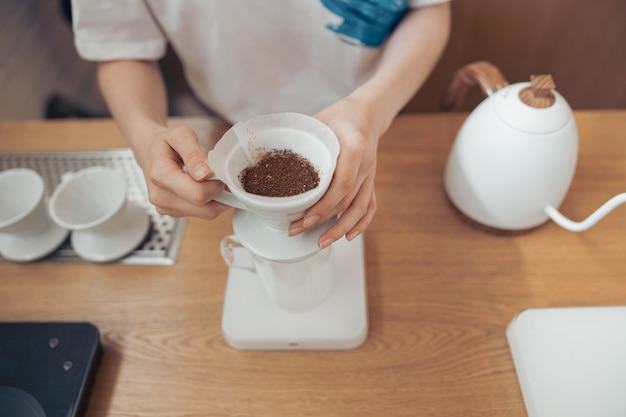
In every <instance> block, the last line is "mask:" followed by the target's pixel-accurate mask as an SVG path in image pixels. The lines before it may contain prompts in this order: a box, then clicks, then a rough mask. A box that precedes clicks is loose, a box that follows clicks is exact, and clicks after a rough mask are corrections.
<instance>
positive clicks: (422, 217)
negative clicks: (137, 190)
mask: <svg viewBox="0 0 626 417" xmlns="http://www.w3.org/2000/svg"><path fill="white" fill-rule="evenodd" d="M465 116H466V115H465V114H433V115H405V116H401V117H399V118H398V120H397V121H396V122H395V123H394V125H393V126H392V128H391V129H390V131H389V132H388V134H387V135H386V137H385V138H384V140H383V141H382V143H381V145H380V154H379V159H378V175H377V196H378V204H379V210H378V212H377V214H376V217H375V219H374V221H373V223H372V224H371V226H370V227H369V229H368V230H367V232H366V234H365V238H364V241H365V251H366V260H367V281H368V302H369V320H370V329H369V336H368V338H367V340H366V341H365V343H364V344H363V345H362V346H361V347H359V348H357V349H354V350H349V351H269V352H267V351H238V350H234V349H232V348H230V347H229V346H228V345H227V344H226V342H225V341H224V338H223V336H222V333H221V330H220V316H221V308H222V300H223V293H224V285H225V279H226V273H227V268H226V266H225V264H224V263H223V261H222V259H221V257H220V254H219V251H218V243H219V241H220V239H221V238H222V237H223V236H225V235H227V234H230V233H231V230H232V229H231V223H230V221H231V215H230V213H228V214H226V215H223V216H222V217H221V218H219V219H218V220H216V221H214V222H207V221H200V220H198V219H189V221H188V222H187V225H186V229H185V233H184V237H183V241H182V247H181V250H180V254H179V257H178V260H177V262H176V264H175V265H174V266H137V265H121V264H110V265H109V264H107V265H100V264H90V263H72V264H61V263H53V262H46V261H38V262H34V263H30V264H15V263H9V262H0V320H2V321H26V320H41V321H51V320H60V321H90V322H92V323H94V324H95V325H96V326H98V328H99V329H100V331H101V334H102V341H103V346H104V355H103V361H102V364H101V368H100V370H99V374H98V376H97V379H96V383H95V385H94V389H93V393H92V397H91V400H90V403H89V406H88V409H87V416H88V417H96V416H112V417H113V416H114V417H122V416H123V417H129V416H145V417H161V416H162V417H183V416H184V417H200V416H268V417H269V416H289V417H293V416H341V417H346V416H375V417H382V416H386V417H388V416H446V417H453V416H481V417H486V416H487V417H488V416H498V417H499V416H507V417H522V416H525V415H526V414H525V409H524V404H523V401H522V396H521V393H520V390H519V385H518V382H517V377H516V373H515V369H514V367H513V362H512V360H511V356H510V353H509V348H508V345H507V341H506V336H505V328H506V326H507V324H508V323H509V322H510V320H511V319H512V318H513V316H514V315H515V314H516V313H517V312H519V311H520V310H522V309H525V308H528V307H538V306H573V305H574V306H580V305H616V304H624V303H625V301H626V251H625V250H624V248H625V247H626V207H620V208H618V209H617V210H615V211H614V212H613V213H612V214H611V215H609V216H608V217H607V218H605V219H604V220H602V221H601V222H600V223H599V224H597V225H596V226H595V227H594V228H592V229H590V230H588V231H586V232H583V233H579V234H578V233H572V232H567V231H565V230H563V229H561V228H559V227H558V226H556V225H554V224H552V223H547V224H545V225H544V226H542V227H540V228H538V229H536V230H533V231H532V232H529V233H522V234H517V235H509V236H502V235H496V234H493V233H488V232H485V231H482V230H479V229H477V228H475V227H472V226H471V225H469V224H468V223H466V222H464V221H463V220H462V219H461V218H460V216H459V215H458V214H457V213H456V212H455V210H453V209H452V207H451V206H450V204H449V203H448V201H447V199H446V197H445V194H444V190H443V186H442V173H443V169H444V164H445V160H446V156H447V153H448V151H449V149H450V146H451V143H452V141H453V139H454V137H455V135H456V132H457V130H458V128H459V127H460V125H461V123H462V122H463V120H464V118H465ZM576 119H577V121H578V125H579V131H580V158H579V165H578V168H577V171H576V176H575V178H574V181H573V185H572V187H571V189H570V191H569V193H568V195H567V198H566V200H565V202H564V204H563V206H562V207H561V209H562V211H563V212H564V214H566V215H567V216H569V217H571V218H573V219H575V220H581V219H583V218H585V217H586V216H587V215H588V214H590V213H591V212H592V211H593V210H595V209H596V208H597V207H598V206H599V205H600V204H602V203H604V202H605V201H606V200H607V199H608V198H610V197H611V196H613V195H615V194H618V193H621V192H624V191H625V188H626V133H625V132H626V112H624V111H607V112H586V111H585V112H577V113H576ZM211 126H213V127H215V129H213V128H212V129H210V135H212V136H213V138H215V136H216V135H217V134H218V133H217V132H219V131H221V130H220V129H221V127H223V126H219V125H211ZM120 146H125V142H124V141H123V140H122V138H121V137H120V134H119V132H118V130H117V128H116V127H115V125H114V124H113V123H112V122H111V121H108V120H94V121H84V120H80V121H58V122H57V121H54V122H45V121H41V122H40V121H32V122H1V123H0V152H15V151H50V150H99V149H106V148H116V147H120Z"/></svg>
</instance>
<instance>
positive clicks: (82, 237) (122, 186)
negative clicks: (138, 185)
mask: <svg viewBox="0 0 626 417" xmlns="http://www.w3.org/2000/svg"><path fill="white" fill-rule="evenodd" d="M126 194H127V190H126V180H125V178H124V175H123V174H122V172H120V171H119V170H116V169H112V168H107V167H101V166H97V167H91V168H86V169H83V170H79V171H76V172H67V173H65V174H63V175H62V177H61V183H60V184H59V185H58V186H57V188H56V189H55V190H54V193H53V194H52V196H51V197H50V204H49V210H50V216H51V217H52V219H53V220H54V221H55V222H56V223H57V224H59V225H60V226H61V227H64V228H66V229H69V230H71V231H72V233H71V237H70V240H71V244H72V247H73V249H74V250H75V251H76V253H77V254H78V255H79V256H80V257H82V258H84V259H86V260H88V261H92V262H109V261H113V260H116V259H118V258H121V257H123V256H125V255H127V254H128V253H130V252H131V251H132V250H134V249H135V248H136V247H137V246H138V245H139V244H140V243H141V242H142V241H143V239H144V237H145V235H146V233H147V231H148V229H149V225H150V221H149V218H148V214H147V212H146V210H144V209H143V208H142V207H140V206H139V205H138V204H137V203H135V202H133V201H129V200H128V199H127V196H126Z"/></svg>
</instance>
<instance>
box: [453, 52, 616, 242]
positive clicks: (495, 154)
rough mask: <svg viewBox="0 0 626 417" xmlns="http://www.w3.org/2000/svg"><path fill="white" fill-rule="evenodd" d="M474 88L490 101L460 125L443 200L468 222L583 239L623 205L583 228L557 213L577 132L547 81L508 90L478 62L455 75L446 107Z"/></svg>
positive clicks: (606, 208) (609, 206)
mask: <svg viewBox="0 0 626 417" xmlns="http://www.w3.org/2000/svg"><path fill="white" fill-rule="evenodd" d="M474 84H478V86H479V87H480V89H481V90H482V92H483V93H484V94H485V95H486V96H487V98H485V99H484V100H483V101H482V102H481V103H480V104H479V105H478V106H477V107H476V108H475V109H474V110H473V111H472V112H471V113H470V115H469V116H468V118H467V119H466V120H465V122H464V123H463V125H462V127H461V129H460V131H459V132H458V135H457V137H456V139H455V141H454V144H453V145H452V149H451V151H450V154H449V157H448V161H447V164H446V168H445V173H444V186H445V190H446V193H447V195H448V197H449V198H450V200H451V201H452V203H453V204H454V205H455V206H456V207H457V208H458V209H459V210H460V211H461V212H462V213H463V214H464V215H466V216H468V217H469V218H470V219H472V220H474V221H476V222H478V223H480V224H483V225H485V226H488V227H490V228H494V229H499V230H524V229H530V228H533V227H536V226H539V225H540V224H542V223H544V222H546V221H547V220H549V219H552V220H553V221H554V222H555V223H557V224H559V225H560V226H562V227H564V228H565V229H568V230H571V231H583V230H586V229H588V228H589V227H591V226H593V225H594V224H596V223H597V222H598V221H599V220H600V219H601V218H603V217H604V216H605V215H606V214H608V213H609V212H610V211H611V210H613V209H614V208H615V207H617V206H618V205H620V204H622V203H624V202H626V193H623V194H619V195H617V196H615V197H613V198H612V199H610V200H609V201H607V202H606V203H605V204H604V205H603V206H602V207H600V208H599V209H598V210H597V211H596V212H594V213H593V214H591V215H590V216H589V217H588V218H587V219H585V220H584V221H581V222H574V221H571V220H569V219H568V218H566V217H565V216H563V215H562V214H561V213H560V212H559V211H558V207H559V206H560V204H561V202H562V201H563V199H564V198H565V195H566V193H567V191H568V189H569V186H570V183H571V181H572V178H573V176H574V172H575V170H576V162H577V158H578V130H577V128H576V121H575V119H574V115H573V113H572V109H571V108H570V106H569V104H568V103H567V101H566V100H565V99H564V98H563V97H562V96H561V95H560V94H559V93H558V92H557V91H555V90H554V88H555V85H554V82H553V80H552V77H551V76H550V75H536V76H532V77H531V81H530V82H522V83H517V84H511V85H509V83H508V82H507V80H506V79H505V78H504V76H502V74H501V72H500V71H499V70H498V68H497V67H495V66H494V65H493V64H491V63H489V62H485V61H479V62H474V63H471V64H468V65H466V66H464V67H462V68H461V69H459V70H458V71H457V72H456V73H455V75H454V78H453V80H452V83H451V84H450V87H449V89H448V91H447V92H446V94H445V95H444V98H443V103H442V105H443V107H444V108H448V109H450V108H453V107H454V106H457V107H458V105H459V103H460V101H461V100H462V98H463V96H464V94H465V90H466V89H467V87H469V86H471V85H474Z"/></svg>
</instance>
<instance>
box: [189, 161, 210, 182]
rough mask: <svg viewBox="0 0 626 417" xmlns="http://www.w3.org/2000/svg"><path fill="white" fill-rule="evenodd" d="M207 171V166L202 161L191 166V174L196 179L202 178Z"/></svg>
mask: <svg viewBox="0 0 626 417" xmlns="http://www.w3.org/2000/svg"><path fill="white" fill-rule="evenodd" d="M208 173H209V166H208V165H207V164H205V163H204V162H200V163H199V164H197V165H196V166H195V167H193V170H192V174H193V177H194V178H195V179H196V180H201V179H204V177H206V176H207V174H208Z"/></svg>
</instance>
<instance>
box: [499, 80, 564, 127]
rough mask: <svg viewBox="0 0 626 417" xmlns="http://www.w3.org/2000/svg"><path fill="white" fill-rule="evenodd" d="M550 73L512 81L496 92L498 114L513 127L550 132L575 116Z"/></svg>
mask: <svg viewBox="0 0 626 417" xmlns="http://www.w3.org/2000/svg"><path fill="white" fill-rule="evenodd" d="M554 87H555V85H554V81H553V80H552V77H551V76H550V75H534V76H532V77H531V82H523V83H517V84H512V85H509V86H508V87H505V88H503V89H501V90H498V91H497V92H496V93H495V94H493V104H494V109H495V112H496V114H497V115H498V116H499V117H500V118H501V119H502V120H503V121H504V122H505V123H506V124H507V125H509V126H511V127H512V128H514V129H517V130H520V131H523V132H527V133H534V134H547V133H551V132H554V131H556V130H558V129H561V128H562V127H563V126H565V125H566V124H567V123H568V122H569V120H570V119H571V118H572V117H573V114H572V109H571V108H570V106H569V104H568V103H567V101H566V100H565V98H563V96H561V95H560V94H559V93H558V92H557V91H556V90H554Z"/></svg>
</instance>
